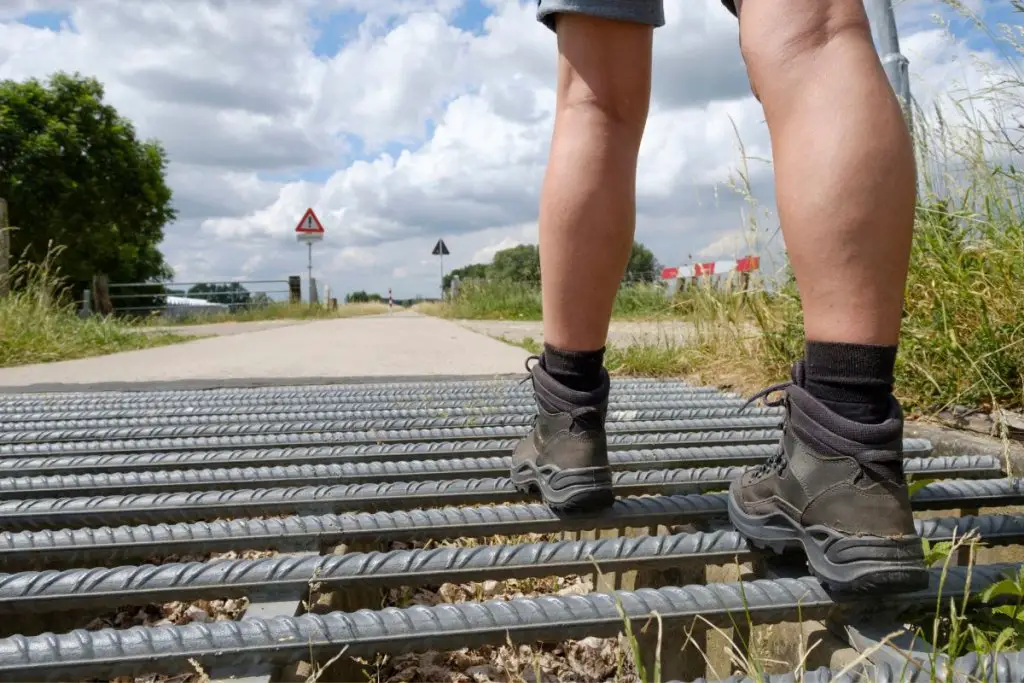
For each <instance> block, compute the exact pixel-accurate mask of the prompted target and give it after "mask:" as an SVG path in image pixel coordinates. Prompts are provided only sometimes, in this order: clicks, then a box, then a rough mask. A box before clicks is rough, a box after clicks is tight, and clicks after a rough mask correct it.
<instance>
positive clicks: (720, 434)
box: [0, 427, 780, 459]
mask: <svg viewBox="0 0 1024 683" xmlns="http://www.w3.org/2000/svg"><path fill="white" fill-rule="evenodd" d="M525 432H526V428H525V427H486V428H473V429H457V430H456V429H434V430H416V431H406V432H393V431H392V432H362V433H359V434H351V433H350V434H348V435H347V436H345V437H344V438H343V437H342V435H339V434H333V433H331V434H326V433H325V434H268V435H265V436H236V437H206V438H201V439H131V440H123V441H76V442H67V443H54V444H6V445H0V459H2V458H6V457H15V456H38V457H42V456H45V457H54V456H61V455H86V454H91V453H96V454H114V453H150V454H154V453H166V452H168V451H192V450H195V451H212V450H225V449H238V448H245V449H250V448H290V447H297V446H307V447H319V446H337V445H339V444H351V445H352V446H356V445H358V444H364V443H365V444H367V445H369V444H373V445H384V444H389V445H393V446H394V452H395V453H403V452H405V453H413V452H415V453H422V452H425V451H426V452H444V453H446V454H447V453H450V452H453V451H452V447H453V443H454V442H456V441H468V442H478V443H479V442H481V441H485V442H488V443H489V444H494V443H495V440H497V439H507V440H509V441H512V442H513V446H514V441H515V440H516V439H519V438H522V436H523V434H524V433H525ZM779 434H780V431H779V430H778V429H745V430H742V429H737V430H732V431H703V432H700V431H697V432H646V433H643V434H636V433H632V434H618V433H615V431H614V430H611V434H609V437H608V438H609V446H610V448H613V449H615V450H631V449H635V448H645V447H649V446H686V445H705V444H715V445H724V444H750V443H769V442H772V441H778V438H779ZM446 442H447V443H446ZM431 447H433V449H434V450H433V451H430V448H431ZM417 449H420V450H417ZM507 450H511V447H510V448H509V449H503V450H502V451H500V452H493V451H484V452H482V453H481V452H479V451H478V452H477V454H487V455H503V454H504V453H505V452H507ZM460 452H462V453H466V452H467V451H466V450H462V451H460ZM417 457H422V456H417ZM408 459H416V458H415V457H410V458H408Z"/></svg>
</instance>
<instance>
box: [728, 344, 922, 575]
mask: <svg viewBox="0 0 1024 683" xmlns="http://www.w3.org/2000/svg"><path fill="white" fill-rule="evenodd" d="M803 385H804V381H803V363H802V362H799V363H796V364H795V365H794V366H793V381H792V382H787V383H786V384H780V385H777V386H773V387H769V388H768V389H765V390H764V391H762V392H760V393H759V394H757V395H756V396H754V398H752V399H751V400H752V401H753V400H755V399H756V398H761V397H767V396H768V395H769V394H771V393H775V392H777V391H785V397H784V398H783V399H782V400H781V401H775V402H768V401H766V402H768V403H769V405H779V404H784V405H785V407H786V417H785V421H784V422H783V428H782V439H781V441H780V444H779V450H778V451H777V452H776V454H775V455H774V456H772V457H771V458H770V459H769V460H768V461H767V462H765V463H764V464H763V465H761V466H760V467H758V468H757V469H755V470H751V471H749V472H747V473H746V474H744V475H743V476H742V477H741V478H740V479H738V480H735V481H734V482H733V484H732V486H731V487H730V489H729V519H730V520H731V521H732V523H733V525H734V526H735V527H736V529H737V530H738V531H739V532H740V533H741V534H743V535H744V536H746V537H747V539H748V540H749V541H750V542H751V544H753V545H754V546H757V547H760V548H765V547H767V548H771V549H772V550H774V551H775V552H779V553H781V552H783V551H784V550H785V549H786V548H787V547H792V546H797V545H799V546H802V547H803V549H804V551H805V552H806V553H807V561H808V564H809V565H810V568H811V572H812V573H813V574H814V575H815V576H816V577H817V578H818V579H820V580H821V581H822V582H823V583H824V584H826V585H827V586H828V587H829V588H830V589H832V590H833V591H836V592H841V593H895V592H903V591H914V590H919V589H923V588H925V587H927V585H928V572H927V570H926V568H925V565H924V550H923V548H922V545H921V539H920V538H919V537H918V536H917V533H916V531H915V529H914V518H913V514H912V513H911V509H910V496H909V494H908V492H907V484H906V480H905V479H904V477H903V413H902V410H901V409H900V406H899V403H898V402H897V401H896V399H895V398H893V397H891V396H890V399H889V400H890V407H889V417H888V418H887V419H886V420H885V421H884V422H882V423H880V424H860V423H857V422H853V421H850V420H847V419H846V418H844V417H842V416H840V415H837V414H836V413H834V412H832V411H831V410H829V409H828V408H826V407H825V406H824V405H823V404H822V403H821V402H820V401H818V400H817V399H816V398H814V397H813V396H811V394H810V393H808V392H807V391H806V390H805V389H804V388H803Z"/></svg>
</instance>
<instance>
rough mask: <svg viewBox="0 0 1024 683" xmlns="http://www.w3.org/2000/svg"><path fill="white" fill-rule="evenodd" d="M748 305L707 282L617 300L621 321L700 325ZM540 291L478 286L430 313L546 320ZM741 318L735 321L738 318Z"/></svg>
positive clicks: (623, 291)
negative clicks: (711, 313) (710, 314)
mask: <svg viewBox="0 0 1024 683" xmlns="http://www.w3.org/2000/svg"><path fill="white" fill-rule="evenodd" d="M734 299H735V301H736V302H737V303H739V302H741V301H742V299H743V296H742V292H741V291H740V290H739V289H738V285H737V284H736V282H734V281H732V280H720V281H716V282H713V283H712V282H704V283H701V284H698V285H694V286H691V287H687V288H685V289H679V290H678V291H676V292H674V293H672V294H669V293H668V291H667V290H666V287H665V285H664V284H661V283H648V282H632V283H623V285H622V286H621V287H620V288H619V291H618V293H617V294H616V296H615V303H614V306H613V308H612V318H613V319H616V320H661V319H665V320H668V319H685V320H700V319H701V316H702V315H703V314H704V313H705V312H706V309H707V308H708V307H709V306H711V307H715V308H720V309H723V310H724V309H729V310H733V311H734V312H735V314H736V315H737V316H738V315H739V314H740V312H741V311H740V309H739V308H735V307H734V306H733V305H732V302H733V300H734ZM541 309H542V306H541V292H540V285H539V284H538V283H533V282H512V281H508V280H472V281H467V282H464V283H462V285H461V287H460V289H459V294H458V296H456V297H455V298H454V299H453V300H451V301H449V302H447V303H445V304H443V305H440V306H433V307H430V308H429V309H421V310H429V312H430V313H433V314H435V315H441V316H444V317H449V318H457V319H461V320H541V318H542V313H543V311H542V310H541ZM734 317H735V316H734Z"/></svg>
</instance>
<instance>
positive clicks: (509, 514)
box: [0, 485, 973, 571]
mask: <svg viewBox="0 0 1024 683" xmlns="http://www.w3.org/2000/svg"><path fill="white" fill-rule="evenodd" d="M932 486H934V485H932ZM967 493H973V491H968V492H967ZM917 495H918V496H921V495H922V493H921V492H920V491H919V492H918V493H917ZM923 495H924V496H925V497H926V498H927V496H929V495H931V494H929V493H925V494H923ZM439 502H443V501H439ZM956 506H957V502H956V501H951V505H950V507H956ZM725 514H726V499H725V496H723V495H720V494H705V495H686V496H650V497H647V496H645V497H641V498H620V499H618V500H617V501H615V503H614V505H612V507H611V508H609V509H608V510H605V511H603V512H601V513H599V514H596V515H592V514H584V515H571V516H562V515H556V514H555V513H554V512H552V511H551V510H550V509H549V508H548V507H547V506H546V505H543V504H541V503H526V504H513V505H499V506H493V507H478V506H471V507H437V508H429V509H425V510H410V511H400V510H399V511H394V512H373V513H369V512H366V513H348V514H340V515H336V514H327V515H309V516H301V517H300V516H294V517H283V518H276V519H234V520H225V519H220V520H216V521H213V522H197V523H192V524H184V523H180V524H156V525H148V524H143V525H139V526H121V527H113V528H111V527H102V528H77V529H60V530H45V531H34V532H33V531H22V532H12V531H5V532H2V533H0V567H3V568H5V569H6V570H8V571H15V570H19V569H26V568H37V567H44V566H45V567H67V566H69V565H78V566H88V565H90V564H96V563H106V562H112V561H122V562H135V561H140V560H144V559H145V558H147V557H149V556H150V555H152V554H153V553H154V552H160V553H163V554H165V555H166V554H172V553H179V554H181V553H193V554H203V553H209V552H223V551H228V550H248V549H261V548H271V547H272V548H275V549H277V550H280V551H281V552H291V551H299V550H309V549H311V548H316V547H317V546H318V545H320V544H326V545H330V544H337V543H342V542H346V541H363V540H370V539H379V540H385V541H412V540H417V539H424V538H432V539H435V540H441V539H449V538H459V537H467V538H472V537H478V536H492V535H504V536H511V535H516V534H526V533H554V532H563V531H580V530H584V529H620V528H624V527H649V526H654V525H658V524H684V523H687V522H693V521H702V520H710V519H714V518H721V517H723V516H724V515H725Z"/></svg>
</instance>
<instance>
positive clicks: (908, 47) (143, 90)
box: [0, 0, 1020, 298]
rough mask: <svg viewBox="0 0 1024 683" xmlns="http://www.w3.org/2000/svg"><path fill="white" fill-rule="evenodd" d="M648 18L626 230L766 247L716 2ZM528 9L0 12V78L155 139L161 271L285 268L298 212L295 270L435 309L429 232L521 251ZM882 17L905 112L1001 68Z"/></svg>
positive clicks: (431, 6) (770, 224)
mask: <svg viewBox="0 0 1024 683" xmlns="http://www.w3.org/2000/svg"><path fill="white" fill-rule="evenodd" d="M965 4H966V5H967V6H969V7H970V8H971V9H972V10H973V11H974V12H975V13H976V14H977V15H978V16H981V17H983V18H984V19H985V20H986V21H987V22H989V23H990V24H992V25H995V24H998V23H1000V22H1014V21H1019V17H1020V15H1012V14H1011V10H1010V7H1009V3H1008V2H1006V0H970V1H968V2H966V3H965ZM666 5H667V6H666V15H667V24H666V25H665V26H664V27H662V28H659V29H658V30H657V31H656V33H655V47H654V52H655V58H654V82H653V96H652V105H651V114H650V118H649V120H648V124H647V128H646V132H645V135H644V141H643V144H642V148H641V153H640V163H639V170H638V183H637V194H638V217H637V239H639V240H640V241H642V242H644V243H645V244H646V245H647V246H648V247H649V248H651V249H652V250H653V251H654V253H655V256H656V257H657V258H658V260H659V261H660V262H661V263H663V264H665V265H683V264H687V263H690V262H691V261H692V260H695V259H696V260H713V259H727V258H733V257H737V256H742V255H744V254H746V253H749V252H751V251H757V252H766V253H767V252H771V251H772V249H775V248H781V245H780V244H779V238H778V237H776V232H775V223H774V219H773V218H772V216H773V198H772V174H771V168H770V163H769V160H770V158H771V152H770V147H769V139H768V131H767V128H766V127H765V124H764V118H763V115H762V112H761V109H760V106H759V105H758V103H757V102H756V100H754V98H753V97H752V96H751V94H750V90H749V85H748V81H747V78H746V74H745V71H744V68H743V63H742V60H741V58H740V53H739V48H738V43H737V24H736V21H735V19H734V18H733V17H732V16H731V15H730V14H729V13H728V12H726V11H724V10H723V9H722V8H721V5H720V2H719V0H685V2H684V1H682V0H667V2H666ZM684 7H686V9H685V10H684V9H683V8H684ZM534 8H535V5H534V2H533V1H532V0H526V1H522V2H521V1H520V0H75V1H70V0H68V1H65V0H0V79H18V80H21V79H25V78H30V77H38V78H45V77H46V76H48V75H49V74H51V73H53V72H55V71H68V72H75V71H77V72H80V73H82V74H84V75H88V76H94V77H96V78H98V79H99V80H100V81H101V82H102V83H103V84H104V86H105V88H106V97H107V100H108V101H109V102H110V103H111V104H113V105H114V106H115V107H116V108H117V109H118V110H119V111H120V113H121V114H123V115H124V116H126V117H128V118H130V119H131V120H132V121H133V122H134V124H135V125H136V128H137V131H138V133H139V135H140V136H141V137H144V138H155V139H158V140H160V141H161V143H162V144H163V145H164V147H165V148H166V150H167V153H168V156H169V161H170V164H169V169H168V182H169V184H170V186H171V188H172V190H173V192H174V205H175V207H176V209H177V211H178V219H177V220H176V222H175V223H174V224H172V225H168V226H167V228H166V230H165V239H164V243H163V245H162V250H163V252H164V254H165V256H166V259H167V261H168V263H169V264H170V265H171V267H172V268H173V269H174V271H175V281H177V282H196V281H211V280H264V279H282V278H285V277H287V276H288V275H298V274H302V275H305V272H306V255H307V254H306V247H305V246H303V245H302V244H299V243H298V242H297V241H296V240H295V235H294V228H295V224H296V223H297V222H298V220H299V219H300V218H301V216H302V214H303V213H304V212H305V210H306V208H307V207H312V208H313V209H314V210H315V211H316V212H317V214H318V216H319V218H320V220H321V221H322V223H323V224H324V226H325V228H326V236H325V239H324V241H323V242H321V243H319V244H317V245H316V246H315V247H314V249H313V271H314V276H315V277H316V278H317V280H318V281H319V282H320V283H322V284H324V283H326V284H329V285H330V286H331V288H332V292H334V295H335V296H339V298H340V297H341V296H343V295H344V293H345V292H349V291H354V290H368V291H375V292H380V293H385V292H386V291H387V289H388V288H392V289H393V290H394V293H395V296H396V297H402V298H405V297H413V296H435V295H436V293H437V291H438V285H439V279H440V265H441V264H440V263H439V262H438V259H437V258H436V257H433V256H431V250H432V248H433V246H434V244H435V242H436V241H437V240H438V239H439V238H443V239H444V240H445V242H446V244H447V245H448V248H449V250H450V251H451V255H450V256H449V257H446V259H445V263H444V266H445V268H446V269H450V268H453V267H459V266H462V265H466V264H469V263H480V262H488V261H489V260H490V259H491V258H492V257H493V255H494V253H495V252H496V251H498V250H500V249H504V248H507V247H511V246H515V245H516V244H535V243H536V241H537V225H536V219H537V203H538V194H539V188H540V183H541V179H542V177H543V173H544V166H545V161H546V157H547V153H548V144H549V142H550V136H551V127H552V117H553V105H554V90H553V86H554V83H555V71H554V67H555V59H556V52H555V40H554V35H553V34H552V33H551V32H550V31H548V30H547V29H545V28H544V27H543V26H542V25H541V24H539V23H538V22H537V21H536V20H535V17H534ZM896 11H897V18H898V22H899V27H900V36H901V47H902V51H903V52H904V54H906V55H907V57H908V58H909V60H910V71H911V83H912V88H913V91H914V96H915V98H916V99H917V101H918V102H919V103H921V105H922V106H923V107H925V108H926V109H927V108H928V107H929V106H930V105H931V104H932V103H933V102H939V101H943V94H944V93H948V92H949V91H950V89H955V88H968V89H973V88H980V87H983V86H984V85H985V84H986V82H988V81H987V79H991V78H995V77H996V76H993V73H996V74H998V73H999V72H1000V71H1003V72H1004V73H1005V72H1007V71H1008V70H1009V68H1010V66H1011V65H1010V63H1009V59H1010V56H1008V55H1007V53H1006V51H1005V50H1002V51H1001V50H1000V49H998V47H997V45H998V44H997V43H995V42H993V40H992V37H991V36H990V35H988V34H986V33H985V32H984V31H982V30H980V29H978V28H977V27H976V26H974V25H973V24H972V23H971V22H970V21H967V20H964V19H963V18H960V17H957V16H955V15H954V14H953V13H952V12H950V11H948V10H945V9H944V8H943V7H942V6H941V5H939V4H937V2H936V1H935V0H902V2H899V3H898V5H897V10H896ZM741 145H742V147H741ZM741 149H742V150H743V153H741ZM744 157H745V158H746V161H745V162H744ZM744 171H745V172H744ZM741 173H742V175H741ZM741 177H742V178H745V179H746V180H745V183H747V184H748V185H749V188H750V191H751V195H750V196H745V195H744V194H743V193H741V192H739V191H738V184H739V181H740V179H741ZM752 221H756V222H757V225H759V226H760V228H759V229H758V230H756V231H752V230H751V229H750V227H749V226H750V224H751V222H752Z"/></svg>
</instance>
